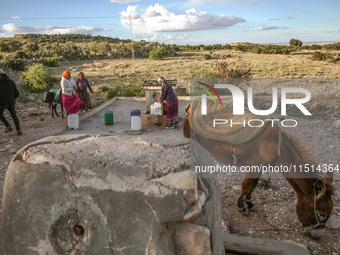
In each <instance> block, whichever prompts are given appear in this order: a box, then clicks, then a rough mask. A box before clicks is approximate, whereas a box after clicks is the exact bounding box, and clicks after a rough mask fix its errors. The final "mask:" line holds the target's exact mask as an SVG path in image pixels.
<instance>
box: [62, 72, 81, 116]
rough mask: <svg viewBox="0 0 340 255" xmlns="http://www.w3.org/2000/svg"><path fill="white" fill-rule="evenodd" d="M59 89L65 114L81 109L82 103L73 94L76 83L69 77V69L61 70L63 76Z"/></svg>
mask: <svg viewBox="0 0 340 255" xmlns="http://www.w3.org/2000/svg"><path fill="white" fill-rule="evenodd" d="M61 89H62V93H61V97H62V99H63V105H64V108H65V111H66V113H67V115H69V114H75V113H77V112H78V111H79V110H80V109H81V106H82V105H83V103H82V102H81V100H80V99H79V97H78V96H77V95H76V94H75V90H76V89H77V85H76V83H75V82H74V79H73V78H72V77H71V73H70V71H68V70H66V71H64V72H63V77H62V79H61Z"/></svg>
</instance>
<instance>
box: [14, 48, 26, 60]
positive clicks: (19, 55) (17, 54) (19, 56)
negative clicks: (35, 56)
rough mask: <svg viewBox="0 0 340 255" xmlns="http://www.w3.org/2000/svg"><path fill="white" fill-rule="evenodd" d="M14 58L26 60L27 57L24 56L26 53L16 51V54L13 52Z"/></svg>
mask: <svg viewBox="0 0 340 255" xmlns="http://www.w3.org/2000/svg"><path fill="white" fill-rule="evenodd" d="M14 58H15V59H19V58H20V59H23V58H27V55H26V53H25V52H24V51H22V50H18V51H17V52H15V54H14Z"/></svg>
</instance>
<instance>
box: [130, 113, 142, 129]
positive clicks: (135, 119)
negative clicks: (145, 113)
mask: <svg viewBox="0 0 340 255" xmlns="http://www.w3.org/2000/svg"><path fill="white" fill-rule="evenodd" d="M131 129H132V130H142V118H141V116H132V117H131Z"/></svg>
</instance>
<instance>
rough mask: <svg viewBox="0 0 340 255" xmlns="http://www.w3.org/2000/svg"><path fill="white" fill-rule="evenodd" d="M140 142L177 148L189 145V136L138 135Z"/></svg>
mask: <svg viewBox="0 0 340 255" xmlns="http://www.w3.org/2000/svg"><path fill="white" fill-rule="evenodd" d="M136 143H138V144H145V145H148V146H154V147H157V148H177V147H181V146H188V145H189V139H188V138H176V137H174V138H172V139H168V138H164V137H138V138H137V140H136Z"/></svg>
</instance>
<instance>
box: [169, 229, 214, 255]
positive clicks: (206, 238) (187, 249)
mask: <svg viewBox="0 0 340 255" xmlns="http://www.w3.org/2000/svg"><path fill="white" fill-rule="evenodd" d="M174 242H175V251H176V255H193V254H195V255H211V245H210V231H209V229H208V228H206V227H203V226H199V225H194V224H190V223H178V224H177V225H176V230H175V235H174Z"/></svg>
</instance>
